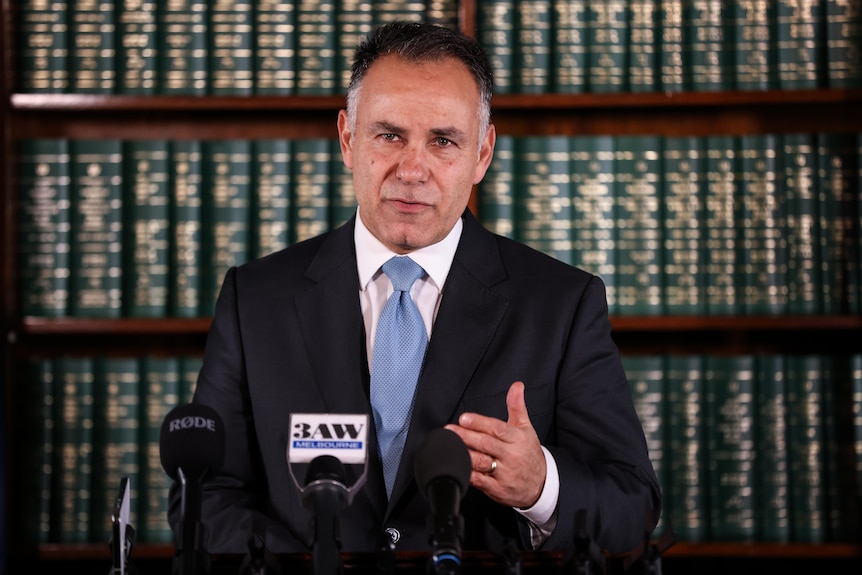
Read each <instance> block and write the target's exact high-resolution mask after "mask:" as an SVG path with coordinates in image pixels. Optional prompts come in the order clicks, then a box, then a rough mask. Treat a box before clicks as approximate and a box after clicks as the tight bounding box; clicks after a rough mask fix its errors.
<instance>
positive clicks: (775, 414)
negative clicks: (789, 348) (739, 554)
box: [754, 355, 791, 543]
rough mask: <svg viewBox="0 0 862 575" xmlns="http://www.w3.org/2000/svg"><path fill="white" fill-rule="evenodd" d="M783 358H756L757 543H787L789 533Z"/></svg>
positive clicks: (755, 488) (788, 479)
mask: <svg viewBox="0 0 862 575" xmlns="http://www.w3.org/2000/svg"><path fill="white" fill-rule="evenodd" d="M784 364H785V358H784V356H781V355H761V356H758V357H757V358H756V369H757V377H756V380H755V385H756V403H755V405H756V409H757V411H756V412H755V426H754V431H755V434H756V442H757V443H756V444H757V446H758V449H757V458H756V460H755V465H756V477H757V483H755V485H754V490H755V500H756V501H757V502H758V503H757V505H756V513H757V515H756V524H757V540H758V541H764V542H774V543H788V542H789V541H790V538H791V533H790V509H791V502H790V475H789V473H790V467H789V465H790V463H789V452H788V447H787V433H788V429H787V422H788V413H787V380H786V377H785V376H786V373H785V371H786V370H785V366H784Z"/></svg>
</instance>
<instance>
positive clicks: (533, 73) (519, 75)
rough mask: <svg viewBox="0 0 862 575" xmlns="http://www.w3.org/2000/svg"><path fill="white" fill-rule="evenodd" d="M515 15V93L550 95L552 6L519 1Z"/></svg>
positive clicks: (546, 1) (547, 2)
mask: <svg viewBox="0 0 862 575" xmlns="http://www.w3.org/2000/svg"><path fill="white" fill-rule="evenodd" d="M515 14H516V25H515V29H516V30H517V36H516V37H515V72H516V74H515V91H516V92H518V93H520V94H543V93H546V92H549V91H550V88H551V85H550V71H551V2H550V0H538V1H536V0H519V1H518V2H517V12H516V13H515Z"/></svg>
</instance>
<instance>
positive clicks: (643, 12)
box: [626, 0, 661, 92]
mask: <svg viewBox="0 0 862 575" xmlns="http://www.w3.org/2000/svg"><path fill="white" fill-rule="evenodd" d="M628 18H629V20H628V30H627V32H628V39H627V42H626V47H627V50H628V55H627V60H628V66H627V71H628V74H627V82H626V86H627V89H628V91H629V92H655V91H656V90H658V88H659V85H660V84H659V81H660V73H661V66H660V64H659V62H660V60H659V54H658V52H657V50H656V46H657V41H658V37H657V32H658V30H659V2H658V0H629V1H628Z"/></svg>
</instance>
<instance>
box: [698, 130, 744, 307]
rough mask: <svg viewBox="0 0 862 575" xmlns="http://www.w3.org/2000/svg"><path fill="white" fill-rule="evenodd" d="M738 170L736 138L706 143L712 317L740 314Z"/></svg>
mask: <svg viewBox="0 0 862 575" xmlns="http://www.w3.org/2000/svg"><path fill="white" fill-rule="evenodd" d="M737 172H738V167H737V158H736V140H735V138H734V137H733V136H707V141H706V201H705V224H706V230H707V232H706V259H705V262H704V264H705V271H706V285H707V290H706V305H707V312H708V313H709V314H711V315H732V314H736V313H739V312H740V311H741V306H740V301H739V300H740V298H739V293H738V289H737V288H738V284H739V277H738V276H739V270H738V262H737V260H738V256H739V245H738V241H737V208H736V198H737V195H738V178H737V176H738V173H737Z"/></svg>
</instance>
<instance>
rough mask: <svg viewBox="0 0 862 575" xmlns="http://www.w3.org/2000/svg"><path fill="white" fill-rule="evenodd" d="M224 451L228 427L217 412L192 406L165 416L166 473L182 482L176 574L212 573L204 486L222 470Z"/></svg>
mask: <svg viewBox="0 0 862 575" xmlns="http://www.w3.org/2000/svg"><path fill="white" fill-rule="evenodd" d="M224 451H225V432H224V425H223V424H222V421H221V417H219V414H218V413H217V412H216V411H215V410H214V409H212V408H210V407H207V406H206V405H200V404H197V403H190V404H186V405H179V406H177V407H175V408H174V409H172V410H171V411H170V412H169V413H168V415H167V416H166V417H165V420H164V422H163V423H162V430H161V435H160V436H159V455H160V458H161V461H162V467H163V468H164V470H165V472H166V473H167V474H168V475H169V476H170V477H171V479H173V480H174V481H178V482H179V484H180V496H181V499H180V517H181V533H180V536H179V537H177V542H176V555H175V556H174V568H173V572H174V573H175V574H177V573H179V574H180V575H199V574H206V573H209V562H208V556H207V555H206V554H205V552H204V548H203V543H202V539H203V527H202V525H201V486H202V483H203V480H204V479H205V478H206V476H207V475H208V474H214V473H218V472H219V471H220V470H221V466H222V463H223V462H224Z"/></svg>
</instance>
